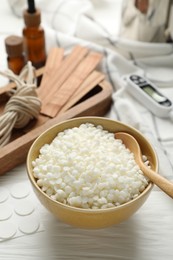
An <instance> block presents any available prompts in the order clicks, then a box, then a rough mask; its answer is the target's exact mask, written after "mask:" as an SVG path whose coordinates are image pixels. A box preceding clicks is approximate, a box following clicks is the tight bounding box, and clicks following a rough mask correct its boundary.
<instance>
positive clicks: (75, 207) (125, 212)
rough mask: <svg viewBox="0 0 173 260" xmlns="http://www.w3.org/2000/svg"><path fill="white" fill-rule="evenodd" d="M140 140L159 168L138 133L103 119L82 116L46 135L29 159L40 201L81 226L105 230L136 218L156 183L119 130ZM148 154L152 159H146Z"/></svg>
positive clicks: (48, 131)
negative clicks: (145, 171) (147, 174)
mask: <svg viewBox="0 0 173 260" xmlns="http://www.w3.org/2000/svg"><path fill="white" fill-rule="evenodd" d="M122 131H123V132H128V133H130V134H132V135H133V136H134V137H135V138H136V139H137V140H138V142H139V144H140V147H141V150H142V154H143V159H144V161H145V163H146V164H148V165H149V167H150V161H151V162H152V168H153V169H154V170H155V171H157V170H158V161H157V156H156V153H155V151H154V149H153V147H152V145H151V144H150V143H149V141H148V140H147V139H146V138H145V137H144V136H143V135H142V134H141V133H140V132H139V131H137V130H136V129H134V128H132V127H130V126H128V125H126V124H123V123H121V122H119V121H115V120H111V119H107V118H102V117H79V118H74V119H70V120H67V121H64V122H61V123H59V124H57V125H54V126H53V127H51V128H49V129H48V130H46V131H45V132H44V133H42V134H41V135H40V136H39V137H38V138H37V139H36V140H35V141H34V143H33V144H32V146H31V147H30V150H29V152H28V156H27V172H28V177H29V179H30V182H31V184H32V186H33V189H34V191H35V193H36V195H37V197H38V199H39V200H40V202H41V203H42V204H43V205H44V206H45V207H46V208H47V209H48V210H49V211H50V212H51V213H52V214H53V215H55V216H56V217H57V218H58V219H59V220H61V221H63V222H65V223H67V224H70V225H73V226H76V227H80V228H92V229H94V228H104V227H108V226H111V225H114V224H118V223H120V222H122V221H125V220H126V219H128V218H129V217H130V216H131V215H133V214H134V213H135V212H136V211H137V210H138V209H139V208H140V207H141V206H142V205H143V203H144V202H145V201H146V199H147V198H148V196H149V194H150V191H151V190H152V187H153V184H152V183H151V182H150V181H149V180H148V179H147V178H146V177H145V176H144V174H143V172H142V171H141V170H140V168H139V166H138V165H137V164H136V162H135V160H134V155H133V153H131V152H130V151H129V150H128V149H127V148H126V147H125V145H124V144H123V143H122V141H121V140H120V139H116V138H115V133H116V132H122ZM145 155H147V156H145Z"/></svg>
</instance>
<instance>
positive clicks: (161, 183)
mask: <svg viewBox="0 0 173 260" xmlns="http://www.w3.org/2000/svg"><path fill="white" fill-rule="evenodd" d="M141 170H142V171H143V172H144V173H145V175H146V176H147V177H148V178H149V179H150V180H151V181H152V182H153V183H155V184H156V185H157V186H158V187H159V188H160V189H161V190H163V191H164V192H165V193H166V194H167V195H169V196H170V197H171V198H173V183H172V182H171V181H169V180H167V179H166V178H164V177H163V176H161V175H159V174H158V173H156V172H154V171H153V170H151V169H150V168H148V167H146V166H145V165H143V164H142V165H141Z"/></svg>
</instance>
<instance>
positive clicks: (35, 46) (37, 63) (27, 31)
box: [23, 0, 46, 69]
mask: <svg viewBox="0 0 173 260" xmlns="http://www.w3.org/2000/svg"><path fill="white" fill-rule="evenodd" d="M23 16H24V22H25V28H24V29H23V38H24V49H25V53H26V59H27V60H29V61H31V62H32V65H33V66H34V67H35V68H36V69H38V68H40V67H43V66H44V65H45V61H46V48H45V34H44V29H43V28H42V27H41V25H40V24H41V13H40V10H38V9H36V8H35V2H34V0H28V9H27V10H25V11H24V14H23Z"/></svg>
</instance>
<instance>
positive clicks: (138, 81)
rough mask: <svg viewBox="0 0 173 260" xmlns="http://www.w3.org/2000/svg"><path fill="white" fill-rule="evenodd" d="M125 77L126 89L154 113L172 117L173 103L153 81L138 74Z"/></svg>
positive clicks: (159, 115)
mask: <svg viewBox="0 0 173 260" xmlns="http://www.w3.org/2000/svg"><path fill="white" fill-rule="evenodd" d="M124 79H125V80H126V82H127V83H128V84H127V88H126V90H127V91H128V92H129V93H130V94H131V95H132V96H134V97H135V98H136V99H137V100H138V101H139V102H141V103H142V104H143V105H144V106H145V107H146V108H148V109H149V110H150V111H151V112H152V113H153V114H155V115H156V116H158V117H170V115H171V112H172V113H173V104H172V102H171V100H170V99H168V98H167V97H166V96H164V95H163V94H162V93H160V92H159V90H158V88H157V87H156V86H155V85H154V84H153V83H151V82H150V81H149V80H148V79H146V78H144V77H142V76H139V75H136V74H130V75H126V76H125V77H124ZM172 116H173V115H171V117H172Z"/></svg>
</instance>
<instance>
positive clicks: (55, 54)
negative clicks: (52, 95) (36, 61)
mask: <svg viewBox="0 0 173 260" xmlns="http://www.w3.org/2000/svg"><path fill="white" fill-rule="evenodd" d="M63 55H64V49H62V48H56V47H55V48H52V49H51V50H50V52H49V55H48V58H47V61H46V65H45V68H44V74H43V77H42V80H41V84H40V86H39V88H38V95H39V98H40V99H41V100H42V99H43V98H45V96H46V95H47V93H49V91H50V85H49V81H50V80H51V78H52V77H53V76H54V74H56V73H57V71H58V69H59V67H60V64H61V62H62V60H63ZM51 87H54V86H51Z"/></svg>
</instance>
